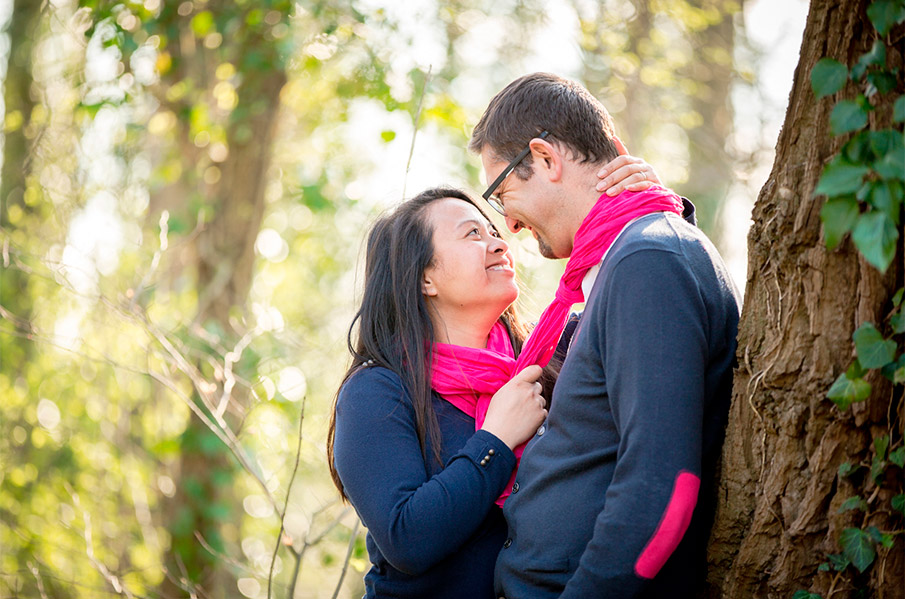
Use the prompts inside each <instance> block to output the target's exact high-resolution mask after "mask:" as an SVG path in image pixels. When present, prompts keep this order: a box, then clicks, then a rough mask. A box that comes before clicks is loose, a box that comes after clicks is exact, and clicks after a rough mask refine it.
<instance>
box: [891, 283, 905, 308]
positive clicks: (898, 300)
mask: <svg viewBox="0 0 905 599" xmlns="http://www.w3.org/2000/svg"><path fill="white" fill-rule="evenodd" d="M903 294H905V287H899V290H898V291H896V294H895V295H894V296H892V305H893V306H895V307H896V308H898V307H899V304H901V303H902V295H903Z"/></svg>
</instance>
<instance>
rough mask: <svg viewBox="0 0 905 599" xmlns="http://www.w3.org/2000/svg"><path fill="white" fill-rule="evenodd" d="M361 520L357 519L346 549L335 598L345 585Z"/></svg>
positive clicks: (334, 593)
mask: <svg viewBox="0 0 905 599" xmlns="http://www.w3.org/2000/svg"><path fill="white" fill-rule="evenodd" d="M360 524H361V520H358V519H356V520H355V526H353V527H352V536H350V537H349V547H348V548H347V549H346V559H345V560H343V569H342V572H340V573H339V580H338V581H337V582H336V589H335V590H334V591H333V599H336V598H337V597H339V589H340V588H342V586H343V579H344V578H345V577H346V570H348V569H349V560H350V559H351V558H352V550H353V549H354V548H355V539H356V538H357V537H358V526H359V525H360Z"/></svg>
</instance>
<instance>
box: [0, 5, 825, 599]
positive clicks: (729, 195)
mask: <svg viewBox="0 0 905 599" xmlns="http://www.w3.org/2000/svg"><path fill="white" fill-rule="evenodd" d="M807 12H808V6H807V5H806V4H805V3H804V2H800V1H798V0H792V1H789V2H779V1H777V0H745V1H744V2H743V1H742V0H738V1H735V0H701V1H697V2H686V1H683V0H661V1H656V0H603V1H601V2H589V1H588V2H586V1H582V0H561V1H558V2H539V1H534V0H512V1H502V2H493V3H490V2H477V1H470V0H462V1H454V2H435V1H433V0H420V1H418V2H407V3H405V4H404V5H403V6H398V5H397V3H393V2H389V1H387V2H381V1H380V0H362V1H360V2H335V1H333V2H316V1H296V2H290V1H288V0H254V1H252V0H244V1H243V0H234V1H229V0H185V1H169V0H167V1H164V0H118V1H116V0H79V1H75V0H43V1H42V0H5V1H3V2H0V26H2V27H3V31H4V33H3V35H2V36H0V73H2V75H3V77H2V79H3V84H4V88H3V89H4V93H3V100H4V103H5V104H4V106H5V107H4V112H3V114H4V120H3V123H2V131H3V165H2V172H0V245H2V257H0V259H2V271H0V318H2V320H0V424H2V431H3V434H2V436H0V458H2V468H0V515H2V523H0V596H3V597H7V596H8V597H100V596H107V595H125V596H132V597H186V596H193V597H194V596H197V597H231V596H236V595H237V594H241V595H242V596H245V597H252V598H255V597H270V596H274V597H290V596H291V597H299V598H301V597H336V596H341V597H356V596H360V595H361V591H362V584H361V577H362V574H363V572H364V571H365V570H366V568H367V565H368V564H367V555H366V552H365V550H364V545H363V531H362V530H361V528H360V526H359V524H358V522H357V519H356V517H355V514H354V512H353V511H352V510H351V509H350V508H349V507H348V506H346V505H343V504H342V503H341V502H339V501H338V497H337V493H336V492H335V490H334V489H333V487H332V485H331V483H330V480H329V476H328V475H327V470H326V463H325V452H324V438H325V432H326V420H327V417H328V414H329V410H330V406H331V403H332V398H333V393H334V392H335V388H336V385H337V383H338V381H339V378H340V376H341V374H342V372H343V371H344V368H345V365H346V364H347V351H346V345H345V338H346V332H347V328H348V325H349V323H350V321H351V318H352V315H353V313H354V309H355V298H356V293H357V288H356V282H357V274H360V273H358V271H357V270H356V264H357V262H358V258H359V257H360V253H361V240H362V237H363V234H364V231H365V230H366V228H367V225H368V223H369V222H371V221H372V220H373V219H374V217H375V215H376V214H378V213H379V212H380V211H382V210H384V209H386V208H387V207H389V206H391V205H393V204H394V203H395V202H398V201H399V200H400V199H401V198H402V197H405V196H411V195H413V194H415V193H417V192H418V191H419V190H421V189H423V188H425V187H427V186H431V185H436V184H440V183H450V184H453V185H458V186H462V187H465V188H467V189H471V190H480V189H481V188H482V182H483V180H482V174H481V171H480V164H479V161H478V160H477V159H476V158H475V157H474V156H470V155H468V154H467V153H466V152H465V150H464V147H465V145H466V142H467V139H468V136H469V133H470V130H471V127H472V126H473V125H474V123H476V122H477V119H478V118H479V116H480V114H481V112H482V110H483V108H484V107H485V106H486V104H487V102H488V101H489V99H490V98H491V97H492V96H493V94H494V93H495V92H496V91H498V90H499V89H501V88H502V87H503V86H504V85H505V84H506V83H508V82H509V81H510V80H512V79H514V78H515V77H517V76H519V75H521V74H523V73H526V72H531V71H535V70H549V71H553V72H557V73H559V74H562V75H565V76H569V77H573V78H575V79H578V80H580V81H581V82H582V83H584V84H585V85H586V86H587V87H588V88H589V89H590V90H591V91H592V93H594V94H595V95H596V96H597V97H598V98H600V99H601V101H603V103H604V104H605V105H606V106H607V108H608V109H609V110H610V112H611V113H612V114H613V117H614V119H615V121H616V123H617V127H618V132H619V134H620V136H621V137H622V138H623V139H624V140H625V141H626V143H627V144H628V147H629V149H630V150H631V151H632V153H634V154H636V155H640V156H643V157H644V158H645V159H647V160H648V161H649V162H650V163H651V164H653V165H654V167H655V168H656V169H657V171H658V173H659V175H660V177H661V179H662V180H664V181H665V182H666V183H667V184H668V185H670V186H672V187H674V188H675V189H676V190H678V191H679V192H680V193H682V194H684V195H687V196H688V197H690V198H692V199H693V200H694V201H695V203H696V204H697V206H698V210H699V218H700V221H701V222H700V224H701V226H702V228H703V229H704V230H705V231H706V232H707V233H708V235H710V236H711V238H713V239H714V240H715V242H716V243H717V245H718V246H719V247H720V249H721V251H722V252H723V253H724V255H725V256H726V257H727V258H728V260H729V262H730V264H731V265H732V266H733V272H734V275H735V278H736V284H737V285H739V287H744V285H745V283H746V281H747V280H748V275H747V274H746V272H745V265H746V263H747V259H746V255H745V246H746V241H745V237H746V232H747V228H748V225H749V224H750V214H751V208H752V205H753V203H754V199H755V197H756V196H757V193H758V190H759V189H760V188H761V186H762V185H763V183H764V181H765V180H766V178H767V175H768V174H769V171H770V166H771V164H772V162H773V157H774V145H775V143H776V138H777V133H778V131H779V126H780V123H781V122H782V118H783V114H784V112H785V107H786V102H787V99H788V90H789V88H790V86H791V84H792V72H793V69H794V68H795V66H796V64H797V63H798V48H799V45H800V42H801V32H802V30H803V28H804V19H805V15H806V14H807ZM513 245H514V248H515V251H516V255H517V261H518V264H519V268H520V271H519V272H520V277H521V280H522V282H523V293H522V302H523V309H524V310H525V311H526V312H527V313H528V314H529V315H531V316H536V315H537V314H538V313H539V311H540V309H541V308H542V307H543V305H544V304H545V302H546V301H547V299H548V298H549V297H550V296H551V294H552V290H553V288H554V286H555V282H556V278H557V275H558V273H559V272H561V268H562V265H561V264H556V263H551V262H547V261H544V260H542V259H541V258H540V257H539V256H538V255H537V252H536V249H535V248H534V247H532V246H533V245H534V244H533V240H531V239H527V240H526V239H519V238H515V239H514V240H513ZM363 442H365V440H363Z"/></svg>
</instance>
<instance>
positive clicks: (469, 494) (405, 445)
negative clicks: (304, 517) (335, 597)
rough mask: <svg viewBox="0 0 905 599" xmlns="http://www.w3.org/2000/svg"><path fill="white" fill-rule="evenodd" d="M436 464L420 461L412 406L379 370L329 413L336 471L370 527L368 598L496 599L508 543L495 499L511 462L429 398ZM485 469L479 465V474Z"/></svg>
mask: <svg viewBox="0 0 905 599" xmlns="http://www.w3.org/2000/svg"><path fill="white" fill-rule="evenodd" d="M432 399H433V407H434V410H435V411H436V414H437V419H438V422H439V427H440V433H441V437H442V444H441V454H442V458H443V464H442V465H441V464H438V463H437V462H436V460H435V459H434V458H433V457H431V456H432V450H431V448H430V447H428V451H427V455H428V456H429V457H428V459H427V460H426V461H425V459H424V458H422V455H421V449H420V448H419V445H418V436H417V434H416V432H415V415H414V411H413V409H412V401H411V398H410V396H409V393H408V391H407V389H406V388H405V386H404V385H403V384H402V380H401V379H400V378H399V376H398V375H396V374H395V373H393V372H392V371H390V370H388V369H386V368H379V367H370V368H363V369H361V370H359V371H358V372H356V373H355V374H353V375H352V377H351V378H350V379H349V380H348V381H346V383H345V385H343V387H342V389H341V390H340V392H339V397H338V398H337V403H336V437H335V441H334V446H333V451H334V464H335V466H336V470H337V471H338V472H339V477H340V479H341V480H342V483H343V487H344V489H345V492H346V495H347V496H348V498H349V501H350V502H351V503H352V505H353V506H354V507H355V510H356V511H357V512H358V515H359V517H360V518H361V521H362V522H363V523H364V525H365V526H367V527H368V534H367V539H366V541H367V547H368V554H369V556H370V559H371V564H372V566H371V569H370V571H369V572H368V573H367V574H366V575H365V588H366V590H367V594H366V597H369V598H370V597H381V598H383V597H400V598H402V597H411V598H416V597H417V598H422V597H433V598H437V599H440V598H445V597H446V598H449V599H460V598H466V597H468V598H475V599H483V598H490V597H493V566H494V562H495V560H496V556H497V554H498V553H499V551H500V547H501V546H502V544H503V541H504V540H505V538H506V524H505V522H504V520H503V516H502V513H501V510H500V508H499V507H497V506H496V505H495V504H494V501H495V500H496V498H497V497H498V496H499V495H500V493H501V492H502V491H503V488H504V487H505V486H506V484H507V482H508V480H509V476H510V475H511V474H512V469H513V468H514V467H515V456H514V455H513V453H512V451H511V450H510V449H509V448H508V447H507V446H506V444H505V443H503V442H502V441H500V440H499V439H498V438H497V437H496V436H494V435H493V434H491V433H488V432H486V431H477V432H475V421H474V419H473V418H469V417H468V416H467V415H465V414H464V413H462V412H461V411H459V410H458V409H457V408H455V407H454V406H453V405H452V404H450V403H449V402H447V401H445V400H443V399H441V398H440V396H439V395H437V394H436V393H434V394H433V397H432ZM482 462H483V464H482Z"/></svg>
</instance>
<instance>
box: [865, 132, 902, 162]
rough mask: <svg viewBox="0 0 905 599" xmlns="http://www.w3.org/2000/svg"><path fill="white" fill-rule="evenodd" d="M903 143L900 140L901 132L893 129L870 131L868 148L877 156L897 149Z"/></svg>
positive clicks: (879, 156) (881, 156)
mask: <svg viewBox="0 0 905 599" xmlns="http://www.w3.org/2000/svg"><path fill="white" fill-rule="evenodd" d="M903 143H905V142H903V141H902V134H901V133H900V132H898V131H895V130H893V129H881V130H880V131H871V132H870V149H871V151H872V152H873V153H874V156H876V157H877V158H883V156H885V155H886V154H889V153H890V152H895V151H897V150H898V149H899V148H900V147H901V146H902V145H903Z"/></svg>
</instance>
